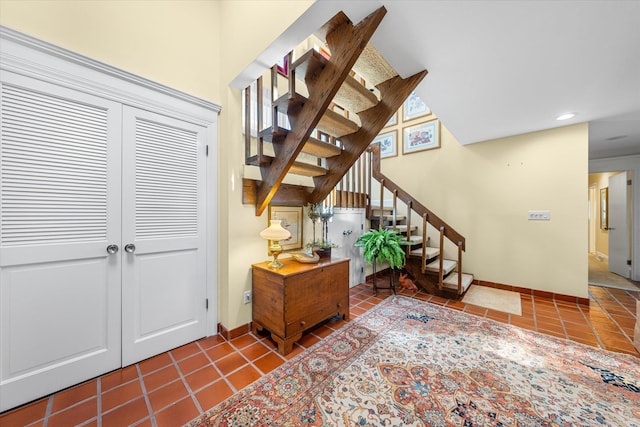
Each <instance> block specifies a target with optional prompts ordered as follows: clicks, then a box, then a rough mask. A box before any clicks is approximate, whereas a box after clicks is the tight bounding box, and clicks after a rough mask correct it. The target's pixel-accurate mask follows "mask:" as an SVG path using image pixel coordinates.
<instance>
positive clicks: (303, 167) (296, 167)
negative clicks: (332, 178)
mask: <svg viewBox="0 0 640 427" xmlns="http://www.w3.org/2000/svg"><path fill="white" fill-rule="evenodd" d="M271 162H273V157H271V156H265V155H263V156H262V157H258V156H252V157H249V158H248V159H247V160H246V162H245V164H247V165H250V166H262V167H268V166H269V165H270V164H271ZM289 173H292V174H294V175H303V176H311V177H313V176H323V175H326V174H327V170H326V169H325V168H323V167H321V166H316V165H312V164H311V163H305V162H298V161H296V162H293V165H292V166H291V168H290V169H289Z"/></svg>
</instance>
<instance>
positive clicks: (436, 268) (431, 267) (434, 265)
mask: <svg viewBox="0 0 640 427" xmlns="http://www.w3.org/2000/svg"><path fill="white" fill-rule="evenodd" d="M457 265H458V263H457V262H456V261H453V260H450V259H445V260H443V261H442V270H443V274H444V275H445V276H446V275H447V274H449V273H451V272H452V271H453V270H454V269H455V268H456V266H457ZM425 269H426V271H428V272H430V273H439V272H440V260H439V259H437V260H435V261H433V262H431V263H429V264H427V266H426V267H425Z"/></svg>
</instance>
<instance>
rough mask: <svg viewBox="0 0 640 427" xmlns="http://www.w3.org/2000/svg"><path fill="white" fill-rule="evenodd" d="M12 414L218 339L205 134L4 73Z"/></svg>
mask: <svg viewBox="0 0 640 427" xmlns="http://www.w3.org/2000/svg"><path fill="white" fill-rule="evenodd" d="M1 95H2V98H1V101H2V103H1V107H2V124H1V126H0V130H1V132H2V133H1V136H2V140H1V144H2V145H1V146H0V165H1V170H0V178H1V181H0V184H1V185H0V269H1V270H0V280H1V283H0V334H1V335H0V411H3V410H6V409H8V408H12V407H15V406H17V405H19V404H22V403H25V402H28V401H30V400H33V399H35V398H38V397H40V396H43V395H46V394H48V393H51V392H54V391H57V390H60V389H62V388H64V387H67V386H70V385H73V384H76V383H78V382H81V381H84V380H86V379H89V378H92V377H95V376H97V375H100V374H103V373H105V372H108V371H111V370H113V369H117V368H119V367H121V366H126V365H129V364H131V363H134V362H136V361H139V360H142V359H145V358H147V357H150V356H153V355H155V354H158V353H160V352H163V351H166V350H168V349H171V348H173V347H176V346H179V345H181V344H184V343H187V342H189V341H192V340H195V339H197V338H200V337H202V336H204V335H205V334H206V322H205V318H206V309H205V298H206V277H205V276H206V266H205V255H206V254H205V252H206V247H205V236H206V232H205V231H206V230H205V194H204V188H205V179H204V177H205V158H204V157H205V153H204V148H205V141H204V138H205V132H204V129H203V128H202V127H201V126H198V125H194V124H191V123H189V122H186V121H184V120H178V119H175V118H171V117H167V116H163V115H160V114H155V113H152V112H148V111H144V110H139V109H136V108H132V107H129V106H126V105H121V104H119V103H117V102H111V101H109V100H106V99H103V98H100V97H95V96H92V95H89V94H86V93H84V92H79V91H74V90H71V89H66V88H63V87H59V86H56V85H50V84H48V83H44V82H41V81H38V80H34V79H29V78H26V77H22V76H19V75H14V74H11V73H4V74H3V76H2V92H1Z"/></svg>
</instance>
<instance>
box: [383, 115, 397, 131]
mask: <svg viewBox="0 0 640 427" xmlns="http://www.w3.org/2000/svg"><path fill="white" fill-rule="evenodd" d="M395 124H398V112H397V111H396V112H395V113H393V116H391V118H390V119H389V121H388V122H387V124H386V125H384V127H386V128H388V127H389V126H393V125H395Z"/></svg>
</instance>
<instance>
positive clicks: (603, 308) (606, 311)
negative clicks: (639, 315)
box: [593, 288, 633, 351]
mask: <svg viewBox="0 0 640 427" xmlns="http://www.w3.org/2000/svg"><path fill="white" fill-rule="evenodd" d="M604 289H605V291H606V292H607V293H609V291H608V290H607V289H606V288H604ZM593 299H594V301H595V303H596V304H598V307H600V309H601V310H602V311H603V312H605V313H606V314H607V317H608V318H609V320H610V321H611V322H612V323H613V324H614V325H615V326H616V328H618V331H619V332H621V333H622V335H624V337H625V338H626V339H627V340H628V341H629V343H630V344H631V346H633V340H631V339H630V338H629V336H628V335H627V333H626V332H625V331H624V329H622V327H621V326H620V324H618V322H617V321H616V319H615V318H614V317H613V316H612V315H611V313H609V310H607V309H606V308H605V307H604V306H603V305H602V303H601V302H600V300H599V299H598V298H597V297H595V296H594V297H593ZM616 303H617V304H620V303H619V302H618V301H617V300H616ZM599 342H600V341H599ZM602 348H603V349H604V350H607V351H611V350H609V349H608V348H607V347H606V345H604V344H603V346H602Z"/></svg>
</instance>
